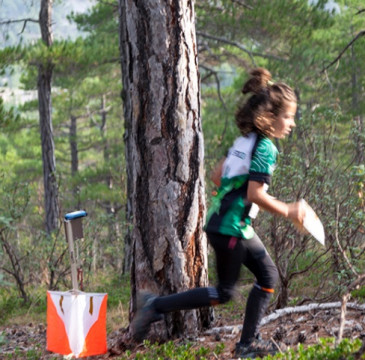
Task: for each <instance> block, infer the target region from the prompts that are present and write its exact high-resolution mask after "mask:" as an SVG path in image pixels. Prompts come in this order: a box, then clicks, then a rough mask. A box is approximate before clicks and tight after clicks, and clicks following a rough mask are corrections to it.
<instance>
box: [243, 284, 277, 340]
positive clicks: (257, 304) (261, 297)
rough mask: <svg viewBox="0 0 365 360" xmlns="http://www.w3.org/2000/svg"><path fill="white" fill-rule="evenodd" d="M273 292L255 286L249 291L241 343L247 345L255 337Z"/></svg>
mask: <svg viewBox="0 0 365 360" xmlns="http://www.w3.org/2000/svg"><path fill="white" fill-rule="evenodd" d="M273 292H274V290H273V289H266V288H261V287H260V286H259V285H255V286H254V287H253V289H252V290H251V292H250V295H249V296H248V299H247V305H246V312H245V319H244V322H243V328H242V334H241V340H240V342H241V343H243V344H245V343H249V342H250V341H252V340H253V339H254V338H255V336H256V335H257V333H258V327H259V325H260V321H261V319H262V317H263V315H264V314H265V311H266V309H267V306H268V305H269V302H270V298H271V295H272V293H273Z"/></svg>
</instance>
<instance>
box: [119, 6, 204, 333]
mask: <svg viewBox="0 0 365 360" xmlns="http://www.w3.org/2000/svg"><path fill="white" fill-rule="evenodd" d="M119 2H120V40H121V41H120V46H121V61H122V74H123V94H122V97H123V100H124V110H125V122H126V129H125V131H126V132H125V141H126V160H127V175H128V204H127V218H128V220H129V222H130V231H129V235H128V239H129V241H130V243H129V244H128V242H127V247H128V246H130V249H131V252H130V254H129V256H130V263H131V267H130V271H131V280H132V299H131V316H132V317H133V314H134V311H135V299H136V292H137V291H139V290H142V289H149V290H150V291H153V292H155V293H158V294H170V293H173V292H179V291H182V290H186V289H188V288H193V287H197V286H205V285H207V249H206V248H207V245H206V239H205V236H204V234H203V230H202V227H203V221H204V217H205V202H204V182H203V156H204V154H203V136H202V130H201V121H200V89H199V74H198V63H197V61H198V59H197V51H196V45H195V44H196V39H195V23H194V21H195V19H194V17H195V14H194V6H193V3H192V2H191V1H187V0H169V1H166V2H160V1H157V0H144V1H129V0H120V1H119ZM208 323H209V312H208V311H207V310H198V311H187V312H179V313H174V314H171V315H169V316H168V317H167V321H166V322H165V323H161V322H160V323H157V325H156V326H155V327H154V330H155V334H159V335H160V337H162V338H167V337H171V336H174V335H184V334H188V333H194V332H196V331H197V330H199V329H201V327H202V326H203V325H207V324H208Z"/></svg>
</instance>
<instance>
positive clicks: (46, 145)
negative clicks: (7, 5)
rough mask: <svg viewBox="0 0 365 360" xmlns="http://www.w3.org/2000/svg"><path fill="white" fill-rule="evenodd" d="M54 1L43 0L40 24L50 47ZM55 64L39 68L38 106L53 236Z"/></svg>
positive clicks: (49, 229)
mask: <svg viewBox="0 0 365 360" xmlns="http://www.w3.org/2000/svg"><path fill="white" fill-rule="evenodd" d="M51 22H52V0H42V1H41V10H40V12H39V24H40V28H41V34H42V40H43V42H44V43H45V44H46V46H48V47H49V46H51V45H52V23H51ZM52 75H53V64H51V63H50V62H45V63H42V64H40V65H39V68H38V84H37V87H38V106H39V122H40V132H41V143H42V161H43V180H44V197H45V216H46V232H47V234H50V233H51V232H52V231H53V230H55V229H57V228H58V225H59V224H58V217H59V207H58V186H57V179H56V160H55V147H54V141H53V128H52V115H51V114H52V112H51V109H52V102H51V88H52Z"/></svg>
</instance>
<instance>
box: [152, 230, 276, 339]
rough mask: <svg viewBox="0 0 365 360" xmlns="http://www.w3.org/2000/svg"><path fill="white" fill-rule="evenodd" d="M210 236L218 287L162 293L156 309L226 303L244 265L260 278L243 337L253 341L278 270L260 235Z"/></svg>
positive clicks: (186, 307)
mask: <svg viewBox="0 0 365 360" xmlns="http://www.w3.org/2000/svg"><path fill="white" fill-rule="evenodd" d="M207 235H208V239H209V241H210V244H211V245H212V247H213V249H214V251H215V255H216V266H217V275H218V284H217V286H216V287H206V288H196V289H192V290H188V291H184V292H181V293H177V294H173V295H167V296H160V297H158V298H156V299H155V300H154V307H155V310H156V311H157V312H159V313H167V312H171V311H176V310H190V309H195V308H199V307H203V306H211V305H217V304H224V303H226V302H227V301H229V300H230V299H231V298H232V296H233V293H234V287H235V284H236V282H237V280H238V278H239V274H240V269H241V265H242V264H243V265H245V266H246V267H247V268H248V269H249V270H250V271H251V272H252V273H253V274H254V275H255V277H256V283H255V285H254V287H253V288H252V290H251V292H250V294H249V296H248V299H247V306H246V312H245V321H244V323H243V329H242V334H241V340H240V342H242V343H249V342H250V341H252V340H253V339H254V338H255V337H256V336H257V333H258V326H259V323H260V320H261V318H262V316H263V315H264V313H265V311H266V308H267V306H268V304H269V302H270V298H271V295H272V293H273V292H274V287H275V284H276V282H277V280H278V271H277V269H276V266H275V264H274V263H273V261H272V259H271V258H270V256H269V254H268V252H267V251H266V249H265V246H264V245H263V243H262V242H261V240H260V238H259V237H258V236H257V235H256V234H255V235H254V237H253V238H252V239H250V240H244V239H239V238H236V237H232V236H226V235H221V234H215V233H207Z"/></svg>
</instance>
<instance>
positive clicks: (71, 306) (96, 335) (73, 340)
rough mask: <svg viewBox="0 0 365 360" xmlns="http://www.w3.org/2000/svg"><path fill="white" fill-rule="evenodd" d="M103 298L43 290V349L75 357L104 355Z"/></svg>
mask: <svg viewBox="0 0 365 360" xmlns="http://www.w3.org/2000/svg"><path fill="white" fill-rule="evenodd" d="M107 298H108V295H107V294H99V293H83V292H77V293H73V292H61V291H47V350H48V351H52V352H55V353H58V354H62V355H66V356H68V357H75V358H79V357H86V356H92V355H100V354H105V353H106V352H107V343H106V308H107Z"/></svg>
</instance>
